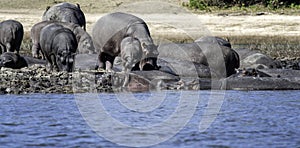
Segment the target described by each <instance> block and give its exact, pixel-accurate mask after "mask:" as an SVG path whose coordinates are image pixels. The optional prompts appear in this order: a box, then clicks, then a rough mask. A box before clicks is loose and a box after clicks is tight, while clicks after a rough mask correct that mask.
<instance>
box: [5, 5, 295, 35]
mask: <svg viewBox="0 0 300 148" xmlns="http://www.w3.org/2000/svg"><path fill="white" fill-rule="evenodd" d="M42 14H43V11H41V10H27V9H20V10H0V21H3V20H7V19H15V20H18V21H20V22H21V23H22V24H23V26H24V29H25V32H27V31H30V29H31V27H32V26H33V25H34V24H35V23H38V22H39V21H41V18H42ZM134 14H135V15H137V16H139V17H141V18H143V19H144V20H145V21H146V22H147V23H148V25H149V28H150V31H151V33H152V36H154V37H161V36H177V37H186V36H188V37H191V38H197V37H201V36H203V35H217V36H243V35H258V36H269V35H276V36H277V35H278V36H300V16H287V15H278V14H266V15H259V16H252V15H239V16H233V15H231V16H230V15H229V16H218V15H213V14H201V15H199V14H192V13H186V12H182V13H181V12H179V13H174V12H172V13H166V12H162V13H134ZM85 15H86V20H87V31H88V32H90V31H91V30H92V26H93V24H94V23H95V22H96V21H97V20H98V19H99V18H100V17H101V16H103V15H104V14H103V13H101V14H95V13H85Z"/></svg>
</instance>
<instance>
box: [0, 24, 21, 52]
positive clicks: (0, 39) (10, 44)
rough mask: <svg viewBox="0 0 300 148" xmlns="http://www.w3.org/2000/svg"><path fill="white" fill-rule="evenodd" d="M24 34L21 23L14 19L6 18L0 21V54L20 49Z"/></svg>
mask: <svg viewBox="0 0 300 148" xmlns="http://www.w3.org/2000/svg"><path fill="white" fill-rule="evenodd" d="M23 36H24V29H23V25H22V24H21V23H20V22H18V21H16V20H6V21H3V22H1V23H0V54H2V53H3V52H7V51H10V52H15V51H16V52H17V53H19V51H20V46H21V43H22V39H23Z"/></svg>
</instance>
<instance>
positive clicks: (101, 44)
mask: <svg viewBox="0 0 300 148" xmlns="http://www.w3.org/2000/svg"><path fill="white" fill-rule="evenodd" d="M127 36H129V37H133V38H136V39H138V40H139V41H140V42H141V46H142V49H143V59H147V60H142V61H141V62H142V63H143V64H145V63H146V61H148V63H151V64H152V65H153V67H154V69H158V66H157V64H156V60H157V55H158V52H157V49H156V48H157V47H156V46H155V45H154V43H153V40H152V38H151V36H150V32H149V29H148V26H147V25H146V23H145V22H144V21H143V20H142V19H141V18H138V17H136V16H134V15H131V14H126V13H121V12H116V13H111V14H108V15H105V16H103V17H101V18H100V19H99V20H98V21H97V22H96V24H95V25H94V27H93V30H92V38H93V42H94V45H95V48H96V51H98V52H99V68H104V69H106V70H110V69H111V68H112V66H113V61H114V59H115V57H116V56H118V55H119V54H120V51H121V50H120V44H121V41H122V40H123V39H124V38H125V37H127ZM148 59H150V60H148Z"/></svg>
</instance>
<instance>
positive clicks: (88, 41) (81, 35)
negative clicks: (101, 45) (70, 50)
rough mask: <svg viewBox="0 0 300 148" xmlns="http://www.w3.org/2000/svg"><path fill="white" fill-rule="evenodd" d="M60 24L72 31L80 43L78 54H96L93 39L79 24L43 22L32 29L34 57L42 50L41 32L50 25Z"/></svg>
mask: <svg viewBox="0 0 300 148" xmlns="http://www.w3.org/2000/svg"><path fill="white" fill-rule="evenodd" d="M53 23H54V24H58V25H62V26H63V27H65V28H68V29H70V30H71V31H72V32H73V33H74V35H75V36H76V40H77V42H78V50H77V51H78V53H95V48H94V45H93V41H92V37H91V36H90V35H89V34H88V33H87V32H86V31H85V30H83V29H82V28H81V27H80V26H79V25H78V24H73V23H67V22H58V21H42V22H39V23H37V24H35V25H34V26H33V27H32V28H31V40H32V43H33V46H32V54H33V56H34V57H36V55H37V54H38V51H39V50H40V43H39V39H40V32H41V29H42V28H43V27H45V26H47V25H49V24H53Z"/></svg>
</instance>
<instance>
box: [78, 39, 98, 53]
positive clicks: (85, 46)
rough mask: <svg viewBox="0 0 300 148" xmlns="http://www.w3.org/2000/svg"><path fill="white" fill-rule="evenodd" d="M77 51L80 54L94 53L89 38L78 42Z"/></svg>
mask: <svg viewBox="0 0 300 148" xmlns="http://www.w3.org/2000/svg"><path fill="white" fill-rule="evenodd" d="M78 51H79V53H81V54H95V53H96V52H95V47H94V44H93V41H92V40H91V39H90V38H85V39H83V40H81V41H79V43H78Z"/></svg>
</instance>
